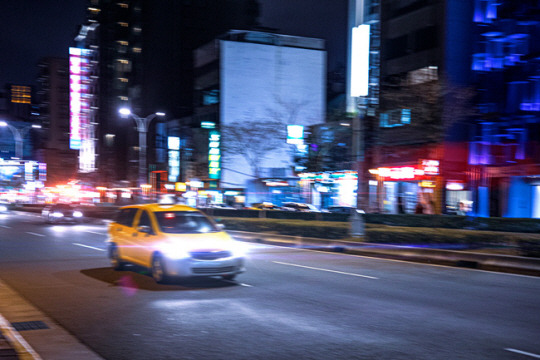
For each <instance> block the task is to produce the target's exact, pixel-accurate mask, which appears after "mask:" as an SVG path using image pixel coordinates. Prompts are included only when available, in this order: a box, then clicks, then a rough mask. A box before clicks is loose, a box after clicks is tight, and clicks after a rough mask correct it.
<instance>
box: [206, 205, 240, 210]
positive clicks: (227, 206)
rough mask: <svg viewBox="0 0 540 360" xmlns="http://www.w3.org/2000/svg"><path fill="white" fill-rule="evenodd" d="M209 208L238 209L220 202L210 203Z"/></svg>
mask: <svg viewBox="0 0 540 360" xmlns="http://www.w3.org/2000/svg"><path fill="white" fill-rule="evenodd" d="M208 207H209V208H213V209H229V210H236V208H234V207H232V206H229V205H227V204H218V203H213V204H209V205H208Z"/></svg>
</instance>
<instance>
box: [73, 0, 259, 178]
mask: <svg viewBox="0 0 540 360" xmlns="http://www.w3.org/2000/svg"><path fill="white" fill-rule="evenodd" d="M224 14H226V16H225V15H224ZM257 15H258V7H257V2H256V1H255V0H212V1H204V2H203V1H175V0H162V1H150V0H88V8H87V22H86V24H84V25H83V26H82V27H81V31H80V32H79V36H77V38H76V43H77V47H78V48H81V49H88V50H91V51H93V52H94V57H93V59H92V61H95V62H96V66H97V69H96V74H95V76H96V77H97V82H96V86H95V88H94V89H93V91H94V94H95V95H96V96H97V102H96V104H97V105H96V109H95V114H96V116H95V123H96V139H97V154H98V157H97V164H98V165H97V167H98V168H99V178H100V180H101V181H102V182H106V183H111V182H116V181H118V180H131V182H132V183H133V182H134V181H135V179H137V173H138V171H137V169H138V163H137V161H138V160H137V159H138V158H139V157H138V152H139V144H138V136H137V131H136V130H135V123H134V121H133V120H132V119H129V118H122V117H120V116H119V114H118V111H119V109H120V108H123V107H128V108H130V110H131V111H132V113H134V114H136V115H137V116H139V117H141V118H144V117H146V116H148V115H150V114H153V113H155V112H157V111H160V112H165V113H166V119H173V118H175V117H181V116H183V115H186V114H189V113H190V112H191V109H192V107H193V100H192V99H193V97H192V89H193V86H192V84H193V66H192V63H193V60H192V52H193V50H194V49H195V48H196V47H198V46H200V45H202V44H204V43H205V42H208V41H210V40H211V39H212V38H214V37H215V36H217V35H219V34H221V33H223V32H225V31H227V30H229V29H230V28H233V27H236V28H249V27H252V26H253V25H255V24H256V18H257ZM160 121H161V120H159V119H156V120H154V121H153V122H152V123H151V124H150V128H149V134H148V135H149V139H148V144H149V149H148V150H149V151H148V165H149V168H151V169H154V170H161V169H164V168H166V162H165V159H164V157H163V156H161V155H160V154H163V153H164V151H165V149H164V148H163V149H161V150H159V147H160V146H162V145H160V144H161V143H163V141H158V142H159V143H156V141H155V133H156V126H157V127H158V132H159V131H160V129H164V128H165V127H164V126H161V125H159V123H160ZM162 137H163V135H162V136H161V138H162ZM156 147H157V148H158V151H157V152H156V151H155V150H156Z"/></svg>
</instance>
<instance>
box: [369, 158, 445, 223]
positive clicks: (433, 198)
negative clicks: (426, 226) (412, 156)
mask: <svg viewBox="0 0 540 360" xmlns="http://www.w3.org/2000/svg"><path fill="white" fill-rule="evenodd" d="M369 173H370V174H371V176H372V177H374V179H371V180H370V186H369V199H370V204H375V206H374V207H375V208H377V209H379V211H381V212H383V213H390V214H399V213H402V214H413V213H419V214H439V213H441V207H442V205H443V204H442V193H443V191H442V186H443V182H442V178H441V176H440V171H439V161H438V160H430V159H422V160H420V161H419V163H418V164H410V165H403V166H394V167H379V168H376V169H370V170H369ZM372 206H373V205H372Z"/></svg>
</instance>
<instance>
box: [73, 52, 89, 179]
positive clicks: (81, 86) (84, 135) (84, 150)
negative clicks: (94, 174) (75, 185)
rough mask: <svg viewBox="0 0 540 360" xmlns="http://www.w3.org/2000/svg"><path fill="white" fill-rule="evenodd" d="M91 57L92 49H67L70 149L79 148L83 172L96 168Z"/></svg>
mask: <svg viewBox="0 0 540 360" xmlns="http://www.w3.org/2000/svg"><path fill="white" fill-rule="evenodd" d="M92 56H93V51H92V50H89V49H81V48H73V47H71V48H69V118H70V126H69V148H70V149H73V150H79V151H80V154H79V169H80V170H82V171H83V172H84V171H93V170H95V144H94V137H95V136H94V127H93V125H92V123H93V122H95V121H93V120H92V119H91V117H92V112H91V105H92V104H91V102H92V99H93V94H92V89H91V88H92V86H91V85H92V82H93V81H94V80H93V79H92V78H91V77H90V75H91V73H92V67H93V65H92V63H91V62H90V59H91V57H92Z"/></svg>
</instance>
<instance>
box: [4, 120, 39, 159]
mask: <svg viewBox="0 0 540 360" xmlns="http://www.w3.org/2000/svg"><path fill="white" fill-rule="evenodd" d="M0 126H2V127H7V128H9V130H11V132H12V133H13V137H14V138H15V157H17V158H19V159H21V160H22V158H23V140H24V137H25V135H26V133H27V132H28V131H29V130H30V129H41V125H36V124H33V125H32V126H26V127H23V128H20V129H19V128H16V127H15V126H13V125H10V124H8V123H7V122H5V121H0Z"/></svg>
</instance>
